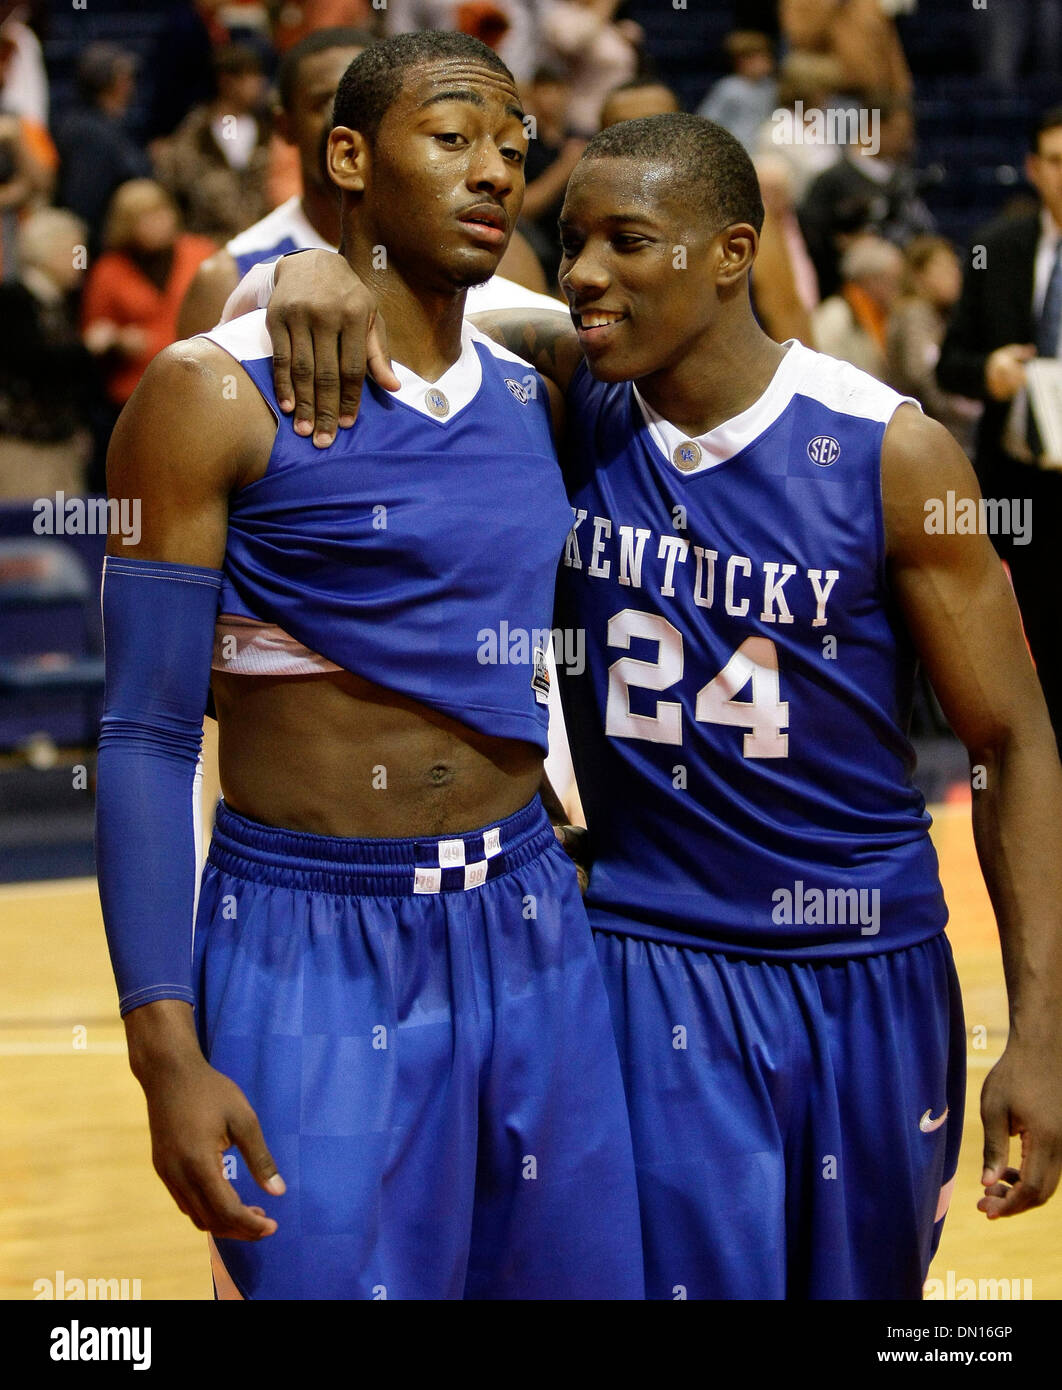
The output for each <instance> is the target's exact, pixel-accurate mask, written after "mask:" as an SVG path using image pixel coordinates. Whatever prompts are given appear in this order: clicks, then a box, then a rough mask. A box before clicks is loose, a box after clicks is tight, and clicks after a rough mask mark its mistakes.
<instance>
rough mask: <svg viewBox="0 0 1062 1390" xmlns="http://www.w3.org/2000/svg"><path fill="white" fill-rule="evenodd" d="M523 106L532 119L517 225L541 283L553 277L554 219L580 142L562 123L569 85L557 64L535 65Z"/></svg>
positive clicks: (550, 281) (556, 243)
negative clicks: (533, 257)
mask: <svg viewBox="0 0 1062 1390" xmlns="http://www.w3.org/2000/svg"><path fill="white" fill-rule="evenodd" d="M520 95H521V97H522V98H523V103H524V110H525V111H526V112H527V114H528V115H529V116H530V117H531V118H532V120H533V121H534V125H533V126H532V127H531V131H532V137H531V139H530V141H529V142H528V146H527V158H526V159H525V161H524V183H525V189H524V204H523V210H522V212H521V215H520V223H519V228H520V231H521V232H522V233H523V235H524V237H526V239H527V241H528V243H529V244H530V246H531V248H532V250H533V251H534V253H535V255H536V256H537V257H538V260H539V262H540V264H541V266H542V270H543V274H544V275H545V279H546V283H547V284H548V285H550V286H551V287H552V286H554V285H555V284H556V282H557V270H558V268H559V266H560V259H561V252H560V238H559V237H558V235H557V218H558V217H559V216H560V210H561V208H562V206H563V205H564V190H565V189H566V188H567V186H568V177H569V175H570V174H571V172H572V170H573V169H574V168H575V166H576V164H577V163H578V162H579V156H580V155H581V154H582V152H583V149H584V147H585V145H586V141H585V140H582V139H577V138H575V137H574V136H572V134H571V131H570V130H569V128H568V100H569V97H570V95H571V88H570V87H569V84H568V79H567V78H566V77H565V75H564V72H563V70H562V69H561V68H559V67H555V66H554V67H549V66H546V67H541V68H539V69H538V70H537V71H536V73H535V75H534V77H533V78H532V80H531V81H530V82H528V83H525V84H524V85H523V86H522V87H521V90H520Z"/></svg>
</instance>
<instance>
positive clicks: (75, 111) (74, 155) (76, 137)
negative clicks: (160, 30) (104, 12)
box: [55, 43, 151, 255]
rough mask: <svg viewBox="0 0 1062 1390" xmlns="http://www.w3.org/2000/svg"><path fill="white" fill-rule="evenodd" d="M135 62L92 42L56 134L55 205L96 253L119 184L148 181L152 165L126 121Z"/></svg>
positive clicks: (110, 47) (113, 47) (121, 51)
mask: <svg viewBox="0 0 1062 1390" xmlns="http://www.w3.org/2000/svg"><path fill="white" fill-rule="evenodd" d="M135 74H136V58H135V56H134V55H133V54H132V53H128V52H126V50H125V49H122V48H118V47H117V46H116V45H115V44H111V43H92V44H89V46H88V48H86V49H85V51H84V52H83V53H82V54H81V57H80V58H79V59H78V64H77V95H78V104H77V105H76V106H74V107H73V108H72V109H71V110H70V111H69V112H68V114H67V115H66V116H65V117H64V118H63V119H62V120H61V121H60V123H59V125H58V127H57V128H56V132H55V141H56V146H57V148H58V150H59V190H58V195H57V196H58V201H59V202H60V203H62V205H63V206H64V207H67V208H69V209H70V210H71V212H73V213H74V214H75V215H76V216H78V217H80V218H81V220H82V221H83V222H84V223H85V224H86V225H87V227H88V238H89V239H88V247H89V251H90V252H91V253H92V255H95V254H96V252H97V250H98V249H99V244H100V238H101V236H102V233H103V219H104V216H105V215H106V212H107V205H108V204H109V203H110V201H111V197H112V195H113V193H114V190H115V189H116V188H117V187H118V185H119V184H122V183H128V182H129V180H130V179H143V178H149V177H150V175H151V161H150V160H149V159H148V157H147V154H146V152H145V151H144V150H142V149H141V148H140V146H139V145H138V144H137V143H136V141H135V140H133V138H132V137H131V136H130V134H129V133H128V131H127V130H126V128H125V125H124V117H125V114H126V112H127V111H128V109H129V104H130V102H131V101H132V99H133V92H134V91H135V89H136V75H135Z"/></svg>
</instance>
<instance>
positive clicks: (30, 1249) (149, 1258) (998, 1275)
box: [0, 802, 1062, 1300]
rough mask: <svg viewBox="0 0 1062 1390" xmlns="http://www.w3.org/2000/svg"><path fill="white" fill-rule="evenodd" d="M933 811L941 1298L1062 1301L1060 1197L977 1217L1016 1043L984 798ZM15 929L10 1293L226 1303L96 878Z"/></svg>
mask: <svg viewBox="0 0 1062 1390" xmlns="http://www.w3.org/2000/svg"><path fill="white" fill-rule="evenodd" d="M933 814H934V821H935V826H934V832H933V833H934V838H935V841H936V844H937V849H938V852H939V854H940V859H941V872H942V877H943V881H944V890H945V894H946V896H947V899H948V903H949V905H950V908H951V925H950V927H949V935H950V938H951V942H952V947H953V949H954V952H955V958H956V962H957V965H958V970H959V975H960V978H961V980H962V986H963V994H964V998H965V1002H966V1023H967V1039H968V1055H969V1068H970V1091H969V1096H968V1100H967V1107H966V1129H965V1137H964V1143H963V1149H962V1156H961V1160H960V1166H959V1176H958V1182H957V1184H956V1188H955V1193H954V1196H953V1199H952V1205H951V1212H950V1215H949V1217H948V1220H947V1223H946V1226H945V1231H944V1237H943V1240H942V1242H941V1247H940V1250H939V1252H938V1254H937V1258H936V1260H935V1261H934V1264H933V1268H932V1269H931V1270H930V1283H929V1285H928V1286H927V1292H928V1293H930V1294H932V1295H934V1296H944V1297H947V1296H948V1295H949V1293H950V1295H951V1296H952V1297H963V1296H966V1297H971V1296H980V1297H982V1298H986V1297H993V1296H994V1297H998V1296H1000V1294H1001V1293H1003V1292H1007V1293H1009V1294H1010V1295H1011V1296H1012V1297H1016V1298H1032V1299H1035V1300H1042V1299H1058V1298H1062V1193H1059V1194H1056V1196H1055V1198H1054V1199H1053V1200H1052V1201H1051V1202H1050V1203H1049V1204H1048V1205H1047V1206H1045V1207H1042V1208H1040V1209H1038V1210H1036V1211H1032V1212H1027V1213H1025V1214H1024V1215H1022V1216H1019V1217H1017V1218H1014V1219H1012V1220H1006V1221H996V1222H991V1223H990V1222H988V1221H987V1220H986V1218H985V1217H984V1216H983V1215H982V1214H981V1213H980V1212H978V1211H977V1200H978V1197H979V1196H980V1195H981V1187H980V1185H979V1182H978V1179H979V1177H980V1172H981V1125H980V1119H979V1115H978V1096H979V1092H980V1087H981V1082H982V1081H983V1079H984V1077H985V1075H986V1074H987V1072H988V1070H989V1068H990V1067H991V1065H992V1063H993V1062H994V1061H995V1060H996V1058H997V1057H998V1056H999V1054H1000V1051H1001V1049H1002V1046H1003V1043H1004V1039H1005V1036H1006V1022H1007V1012H1006V997H1005V994H1004V990H1003V973H1002V967H1001V965H1000V958H999V946H998V942H997V939H996V934H995V926H994V923H993V919H992V914H991V910H990V908H989V903H988V897H987V894H986V892H985V889H984V885H983V883H982V880H981V875H980V871H979V869H978V867H977V861H976V858H975V855H974V848H973V837H972V834H971V829H970V813H969V805H968V803H967V804H965V805H964V804H962V803H961V802H960V803H956V804H949V805H943V806H937V807H935V808H933ZM0 933H2V939H3V946H4V959H5V969H4V970H3V972H2V973H0V1116H2V1124H0V1193H2V1194H3V1196H2V1198H0V1298H3V1299H32V1298H34V1297H40V1296H50V1295H51V1294H52V1292H53V1291H55V1292H57V1291H58V1290H57V1289H56V1285H57V1283H58V1282H59V1281H60V1280H62V1281H63V1285H64V1287H65V1290H66V1291H67V1292H69V1290H70V1281H71V1280H74V1279H81V1280H85V1281H87V1280H89V1279H118V1280H128V1281H129V1284H128V1286H127V1287H128V1289H129V1290H130V1291H132V1292H135V1291H136V1290H137V1288H139V1295H140V1297H141V1298H143V1299H145V1300H147V1299H209V1298H211V1297H212V1289H211V1282H210V1273H209V1262H208V1258H207V1249H206V1237H205V1236H204V1235H202V1234H201V1233H200V1232H199V1231H197V1230H196V1229H195V1228H194V1227H193V1226H192V1225H191V1223H190V1222H189V1221H188V1220H187V1219H186V1218H185V1217H184V1216H182V1215H181V1214H180V1212H178V1210H177V1208H176V1207H175V1206H174V1204H173V1202H172V1200H171V1198H170V1196H169V1193H168V1192H167V1191H166V1189H165V1188H164V1187H163V1186H162V1183H161V1182H160V1181H159V1179H158V1178H157V1177H156V1176H155V1173H154V1170H153V1169H152V1167H151V1152H150V1139H149V1135H148V1127H147V1117H146V1110H145V1106H144V1100H143V1096H142V1094H141V1091H140V1088H139V1087H138V1085H137V1083H136V1082H135V1081H134V1079H133V1077H132V1075H131V1074H130V1072H129V1068H128V1065H127V1062H126V1057H125V1044H124V1034H123V1030H122V1027H121V1024H120V1022H119V1019H118V1016H117V1007H116V1000H115V992H114V983H113V979H112V976H111V971H110V965H109V963H108V959H107V950H106V943H105V940H104V934H103V926H102V920H101V917H100V906H99V899H98V897H97V894H96V885H95V881H94V880H92V879H72V880H66V881H61V882H53V883H42V884H14V885H10V886H5V887H0ZM1017 1152H1018V1150H1017V1143H1016V1142H1015V1145H1014V1148H1013V1149H1012V1155H1016V1154H1017ZM135 1280H139V1286H137V1285H136V1284H135V1283H134V1282H133V1281H135ZM964 1281H965V1282H964ZM1000 1281H1006V1283H1005V1284H1003V1283H1001V1282H1000ZM60 1296H62V1294H60Z"/></svg>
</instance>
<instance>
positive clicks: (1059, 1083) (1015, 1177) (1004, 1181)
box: [977, 1039, 1062, 1221]
mask: <svg viewBox="0 0 1062 1390" xmlns="http://www.w3.org/2000/svg"><path fill="white" fill-rule="evenodd" d="M1054 1050H1055V1049H1054V1047H1053V1046H1052V1045H1046V1046H1042V1047H1032V1046H1030V1045H1029V1044H1028V1043H1022V1042H1018V1041H1015V1040H1013V1039H1012V1040H1011V1041H1010V1042H1009V1043H1008V1044H1007V1046H1006V1048H1005V1049H1004V1052H1003V1056H1002V1057H1001V1058H1000V1059H999V1061H998V1062H997V1063H996V1065H995V1066H994V1067H993V1068H992V1070H991V1071H990V1072H989V1073H988V1076H987V1077H986V1078H985V1084H984V1086H983V1088H982V1090H981V1119H982V1122H983V1123H984V1129H985V1149H984V1163H985V1166H984V1172H983V1173H982V1175H981V1182H982V1184H983V1185H984V1188H985V1195H984V1196H983V1197H982V1198H981V1200H980V1201H979V1202H978V1203H977V1209H978V1211H983V1212H984V1213H985V1215H986V1216H987V1217H988V1219H989V1220H990V1221H992V1220H995V1219H996V1218H997V1217H1000V1216H1016V1215H1017V1214H1018V1212H1021V1211H1027V1210H1028V1209H1029V1208H1030V1207H1038V1206H1042V1205H1043V1203H1044V1202H1046V1201H1047V1199H1048V1198H1049V1197H1050V1196H1051V1194H1052V1193H1053V1192H1054V1190H1055V1188H1056V1187H1057V1186H1058V1180H1059V1175H1060V1173H1062V1066H1059V1064H1058V1061H1057V1059H1056V1058H1055V1057H1054ZM1011 1135H1020V1136H1021V1167H1020V1168H1012V1167H1010V1166H1009V1163H1010V1139H1011Z"/></svg>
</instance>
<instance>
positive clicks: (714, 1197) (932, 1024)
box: [591, 913, 966, 1299]
mask: <svg viewBox="0 0 1062 1390" xmlns="http://www.w3.org/2000/svg"><path fill="white" fill-rule="evenodd" d="M600 920H601V921H605V920H607V922H608V924H609V930H608V931H604V930H598V929H597V927H598V920H596V914H594V913H591V921H592V923H594V926H595V936H596V940H597V948H598V958H599V959H600V961H601V966H602V970H603V972H604V976H605V984H606V987H607V988H608V991H609V996H610V999H611V1003H612V1014H613V1023H614V1024H615V1029H616V1040H617V1044H618V1046H619V1050H620V1060H621V1063H622V1065H623V1070H624V1080H625V1083H626V1086H627V1099H628V1107H629V1111H630V1119H631V1133H632V1137H633V1140H634V1155H635V1163H636V1166H637V1169H638V1187H639V1196H640V1201H641V1207H642V1238H643V1243H644V1246H645V1255H646V1296H647V1297H648V1298H669V1299H681V1298H698V1299H717V1298H718V1299H782V1298H790V1299H885V1298H888V1299H918V1298H920V1297H921V1290H922V1285H923V1283H924V1281H925V1278H926V1272H927V1270H928V1268H929V1261H930V1259H931V1258H932V1255H933V1253H934V1252H935V1250H936V1246H937V1242H938V1240H939V1238H940V1233H941V1229H942V1226H943V1219H944V1214H945V1212H946V1210H947V1204H948V1200H949V1198H950V1195H951V1188H952V1186H953V1183H954V1177H955V1171H956V1168H957V1165H958V1156H959V1141H960V1139H961V1137H962V1121H963V1105H964V1100H965V1073H966V1047H965V1032H964V1023H963V1015H962V1003H961V1000H960V998H959V988H958V981H957V978H956V975H955V969H954V965H953V964H952V958H951V950H950V947H949V945H948V942H947V938H946V937H945V936H944V935H943V933H941V934H940V935H939V936H937V937H934V938H933V939H932V940H930V941H927V942H924V943H923V944H921V945H918V946H912V947H909V948H907V949H904V950H898V951H894V952H887V953H883V954H881V955H874V956H866V957H862V958H860V959H857V960H856V959H852V960H830V961H806V962H788V961H764V960H763V959H762V958H761V959H746V958H740V957H737V956H732V955H722V954H718V953H716V952H713V951H707V950H697V949H691V948H685V947H677V946H671V945H663V944H660V943H657V942H653V941H648V940H644V939H639V938H638V937H637V936H634V935H625V934H617V933H616V932H615V930H614V928H615V925H616V923H617V919H616V918H615V917H614V916H613V915H612V914H609V916H608V917H607V919H605V918H602V919H600ZM620 920H621V921H622V919H620ZM630 925H631V929H632V931H633V930H636V926H635V924H634V923H631V924H630Z"/></svg>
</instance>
